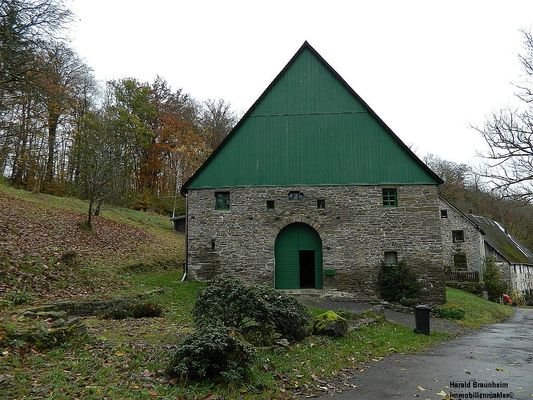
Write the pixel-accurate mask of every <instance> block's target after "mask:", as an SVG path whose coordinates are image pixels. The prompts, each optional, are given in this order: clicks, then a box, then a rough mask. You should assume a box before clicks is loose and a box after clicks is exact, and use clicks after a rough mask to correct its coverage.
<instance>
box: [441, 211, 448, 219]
mask: <svg viewBox="0 0 533 400" xmlns="http://www.w3.org/2000/svg"><path fill="white" fill-rule="evenodd" d="M440 217H441V218H448V210H440Z"/></svg>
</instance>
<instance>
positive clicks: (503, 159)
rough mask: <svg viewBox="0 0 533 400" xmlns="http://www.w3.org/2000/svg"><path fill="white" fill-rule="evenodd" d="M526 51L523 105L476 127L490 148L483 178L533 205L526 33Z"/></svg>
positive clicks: (532, 99)
mask: <svg viewBox="0 0 533 400" xmlns="http://www.w3.org/2000/svg"><path fill="white" fill-rule="evenodd" d="M523 35H524V45H525V51H524V53H522V54H521V55H520V61H521V63H522V66H523V68H524V72H525V74H526V78H525V81H524V83H523V84H522V85H517V87H518V89H519V93H518V94H517V97H518V99H519V100H520V106H519V107H517V108H516V109H510V108H508V109H503V110H501V111H500V112H498V113H494V114H493V115H492V116H491V117H490V118H489V119H488V120H487V121H486V122H485V125H484V126H483V127H482V128H476V129H477V130H478V131H479V132H480V133H481V135H482V137H483V139H484V140H485V142H486V143H487V144H488V145H489V148H490V149H489V151H488V152H487V153H486V154H484V155H483V157H484V158H485V159H486V160H487V164H486V166H485V169H484V171H483V172H482V175H483V176H484V177H486V178H488V180H489V183H490V185H491V186H492V188H493V190H494V191H497V192H499V193H500V194H501V196H502V197H505V198H511V199H515V200H520V201H524V202H526V203H530V202H533V37H532V35H531V33H530V32H523Z"/></svg>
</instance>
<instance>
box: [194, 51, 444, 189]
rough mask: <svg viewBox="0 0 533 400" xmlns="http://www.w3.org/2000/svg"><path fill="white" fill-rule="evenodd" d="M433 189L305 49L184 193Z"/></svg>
mask: <svg viewBox="0 0 533 400" xmlns="http://www.w3.org/2000/svg"><path fill="white" fill-rule="evenodd" d="M437 183H439V182H438V181H437V180H436V178H435V176H432V175H431V173H430V172H428V170H427V169H424V168H423V167H422V166H421V165H420V164H419V162H417V160H416V158H415V157H414V156H413V155H412V154H410V153H409V152H408V151H406V149H405V148H404V147H402V145H400V144H399V143H398V140H397V139H395V138H394V136H393V134H391V133H390V132H389V131H388V130H387V129H386V128H385V127H384V126H383V124H381V123H380V122H379V121H378V119H377V118H375V117H374V115H372V113H371V111H370V110H369V109H368V107H367V106H365V105H364V104H363V103H362V102H360V101H359V100H358V98H356V96H354V95H353V94H352V93H351V92H350V90H349V89H348V88H347V87H346V86H345V84H343V82H341V81H340V80H339V79H338V78H337V77H336V76H335V75H334V74H333V72H332V71H331V70H330V69H329V67H328V66H327V65H326V64H325V63H324V62H322V61H321V60H320V59H319V58H318V57H317V56H316V55H315V54H314V53H313V52H312V51H311V50H310V49H308V48H304V49H303V51H301V52H300V53H299V55H297V57H296V58H295V59H294V60H293V61H292V63H291V64H290V65H289V66H288V68H287V69H286V70H285V71H284V73H283V74H282V75H281V76H279V77H278V78H277V79H276V80H275V82H274V84H273V86H272V87H271V88H270V90H268V91H267V92H266V93H265V94H264V95H263V96H262V98H261V99H260V101H259V102H258V103H257V104H256V105H255V107H254V108H253V109H252V110H251V111H250V112H249V113H248V114H247V116H245V117H244V119H243V120H242V121H241V122H240V123H239V125H238V126H237V128H236V129H235V130H234V131H233V132H232V133H231V134H230V137H229V138H228V139H227V140H226V141H225V142H224V143H223V145H222V146H221V148H220V149H219V150H218V151H217V152H216V153H215V154H214V156H213V157H211V158H210V159H209V160H208V161H207V163H206V165H204V167H203V168H202V169H200V170H199V172H197V174H196V175H195V176H193V178H192V179H191V180H190V181H189V182H188V183H187V185H186V187H185V189H196V188H216V187H226V188H229V187H243V186H296V185H347V184H433V185H434V184H437Z"/></svg>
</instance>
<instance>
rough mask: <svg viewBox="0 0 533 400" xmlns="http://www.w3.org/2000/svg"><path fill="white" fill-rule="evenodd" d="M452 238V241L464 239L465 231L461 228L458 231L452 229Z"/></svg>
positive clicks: (462, 240) (457, 241)
mask: <svg viewBox="0 0 533 400" xmlns="http://www.w3.org/2000/svg"><path fill="white" fill-rule="evenodd" d="M452 239H453V242H454V243H460V242H464V241H465V232H464V231H463V230H460V231H452Z"/></svg>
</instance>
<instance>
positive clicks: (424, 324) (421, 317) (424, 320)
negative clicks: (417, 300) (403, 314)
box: [415, 304, 431, 335]
mask: <svg viewBox="0 0 533 400" xmlns="http://www.w3.org/2000/svg"><path fill="white" fill-rule="evenodd" d="M430 311H431V307H429V306H427V305H425V304H422V305H419V306H416V307H415V323H416V327H415V333H423V334H424V335H429V312H430Z"/></svg>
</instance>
